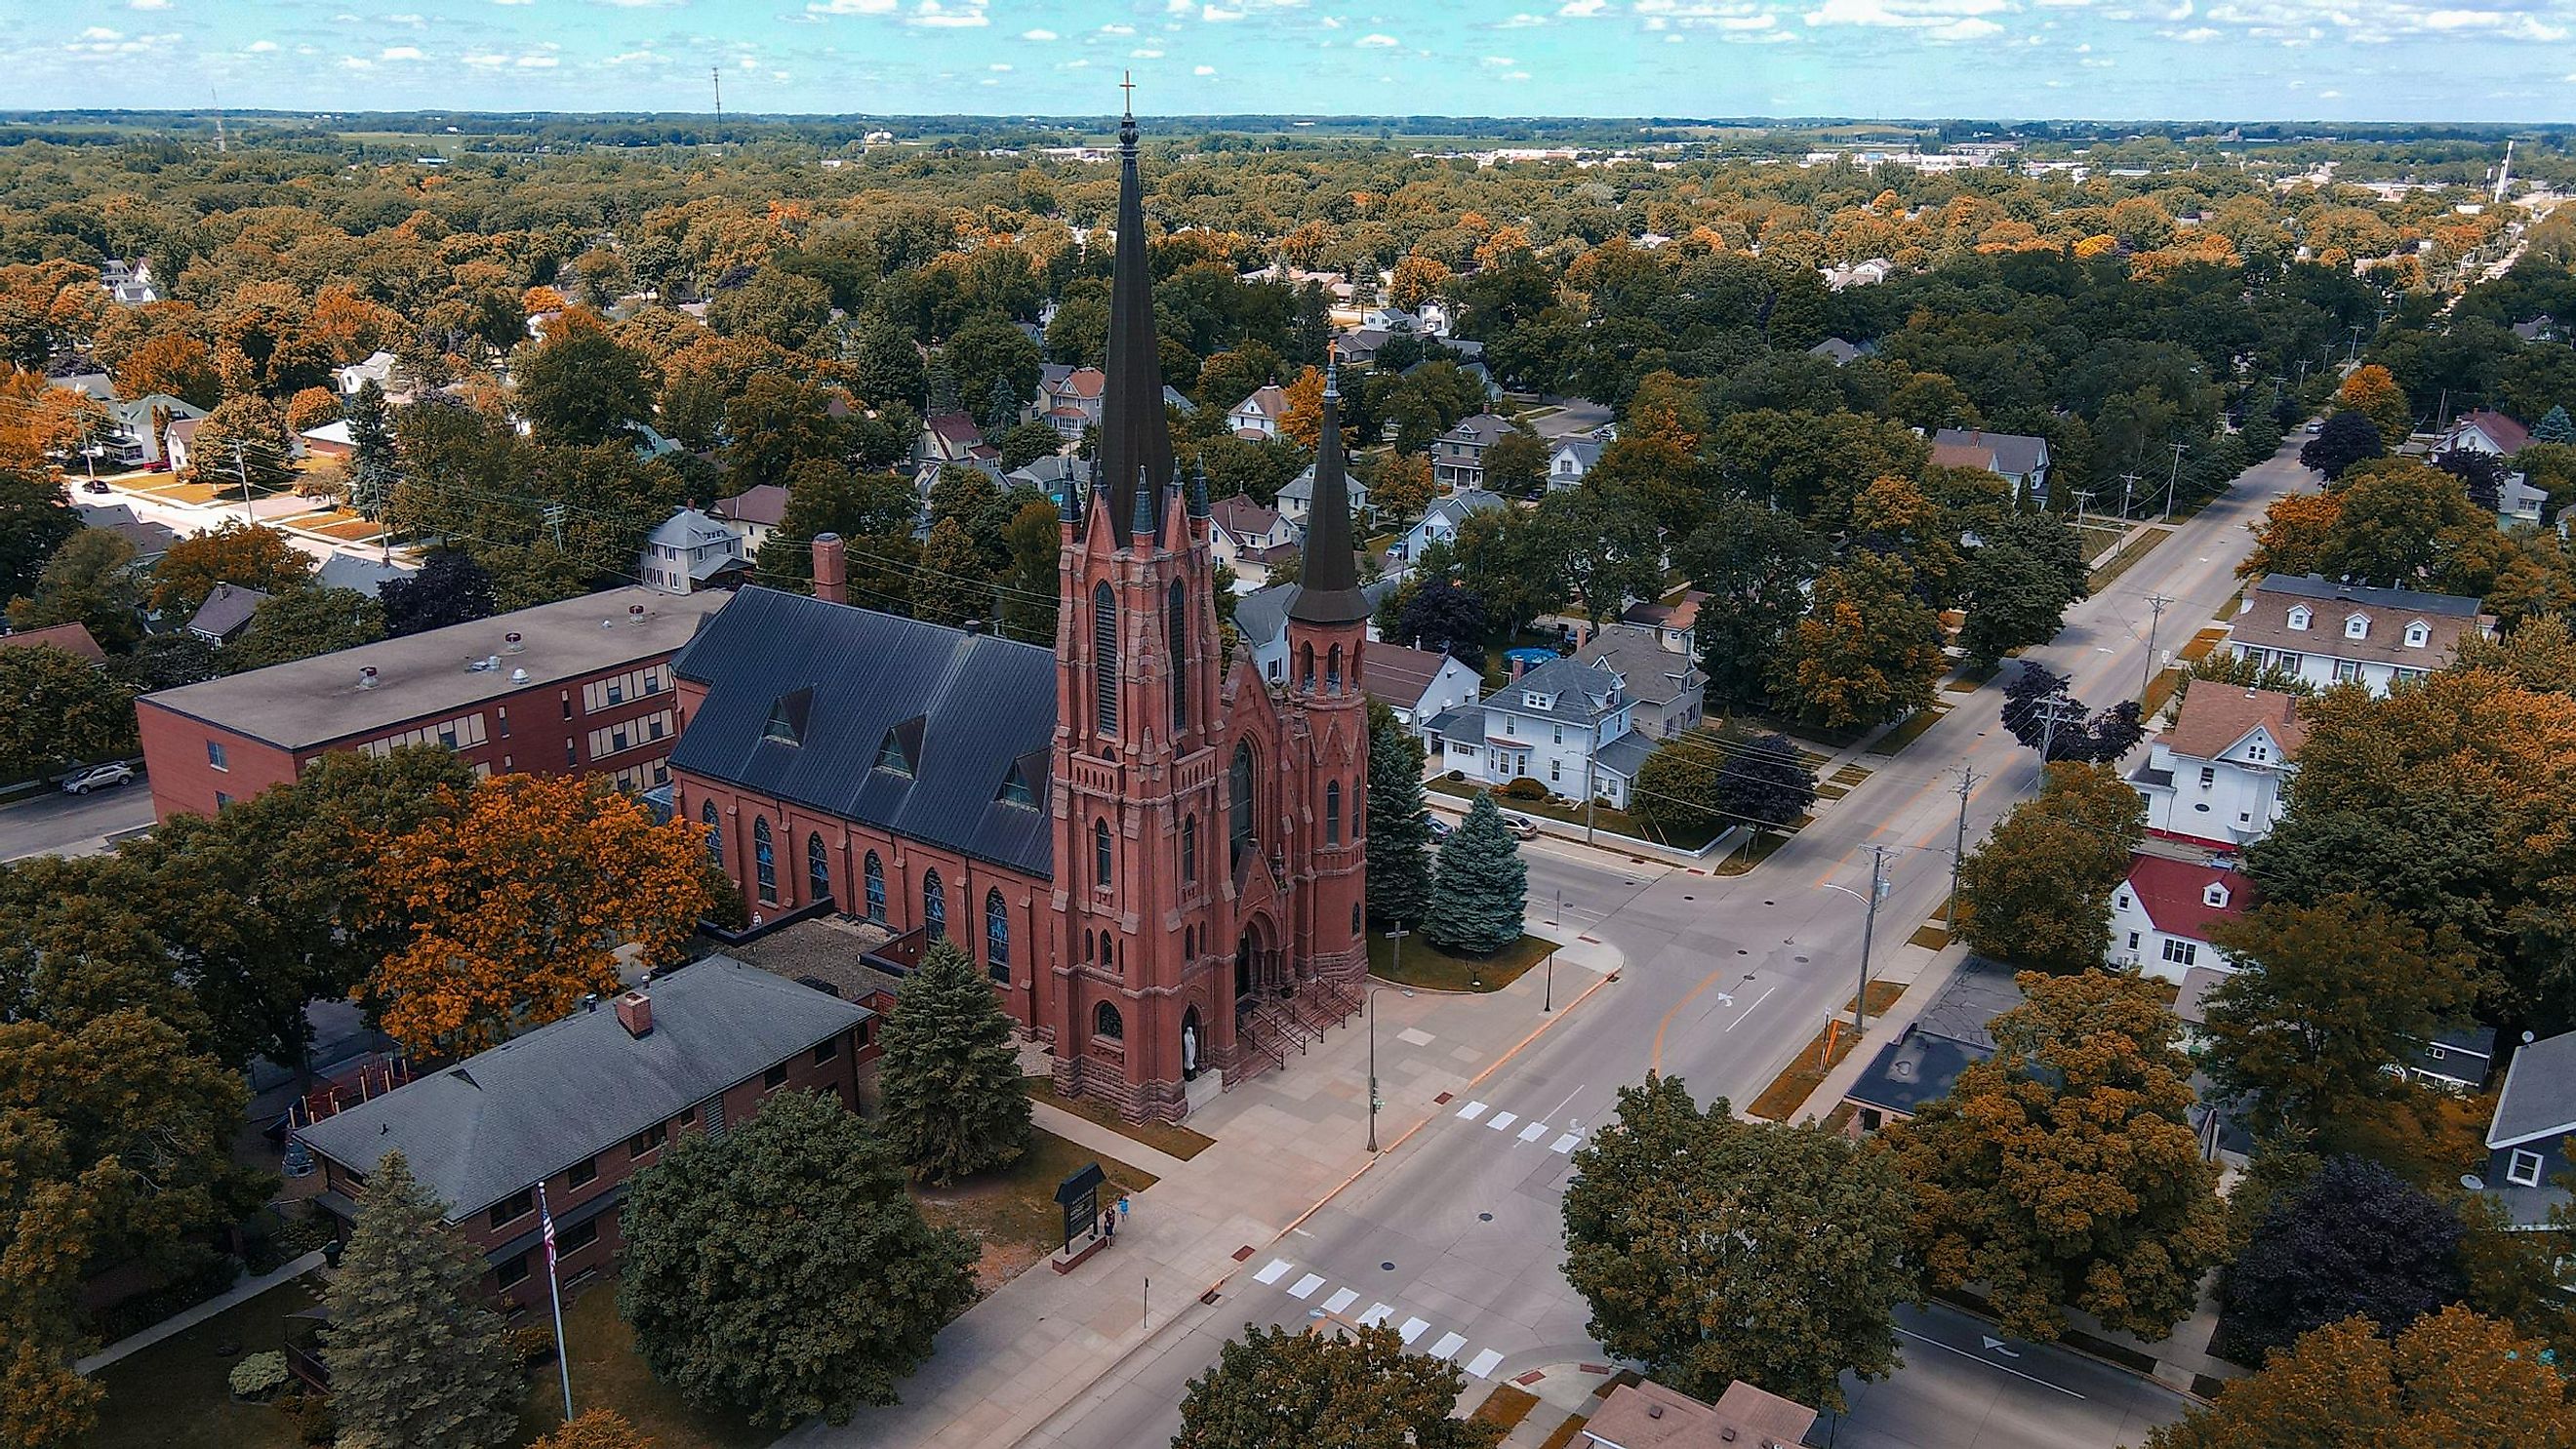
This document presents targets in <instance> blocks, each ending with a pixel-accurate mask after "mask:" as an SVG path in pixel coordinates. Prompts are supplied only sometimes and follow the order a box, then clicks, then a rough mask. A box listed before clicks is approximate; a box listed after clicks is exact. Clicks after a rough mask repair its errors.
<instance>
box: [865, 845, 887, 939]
mask: <svg viewBox="0 0 2576 1449" xmlns="http://www.w3.org/2000/svg"><path fill="white" fill-rule="evenodd" d="M866 875H867V895H868V919H869V920H871V921H874V922H876V923H877V924H878V925H880V926H882V925H884V924H885V918H886V915H885V862H884V861H881V860H879V859H877V853H876V852H875V851H873V850H871V851H869V852H868V860H867V866H866Z"/></svg>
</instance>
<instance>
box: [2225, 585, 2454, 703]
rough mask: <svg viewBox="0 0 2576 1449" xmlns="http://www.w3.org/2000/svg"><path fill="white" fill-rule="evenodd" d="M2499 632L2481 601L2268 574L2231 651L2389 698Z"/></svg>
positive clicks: (2316, 680) (2239, 623)
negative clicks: (2395, 687) (2393, 689)
mask: <svg viewBox="0 0 2576 1449" xmlns="http://www.w3.org/2000/svg"><path fill="white" fill-rule="evenodd" d="M2494 632H2495V617H2494V616H2493V615H2491V614H2481V613H2479V612H2478V601H2477V600H2475V599H2463V598H2458V597H2455V596H2453V595H2450V594H2427V593H2421V592H2419V591H2417V590H2414V589H2375V588H2368V587H2365V586H2363V585H2360V584H2341V583H2336V582H2335V581H2334V580H2332V579H2324V578H2319V577H2317V576H2316V575H2315V574H2266V575H2264V576H2263V581H2262V582H2261V583H2258V584H2256V585H2255V586H2254V588H2253V589H2252V591H2251V592H2249V593H2247V594H2246V596H2245V604H2244V607H2243V608H2242V609H2240V610H2239V611H2238V613H2237V615H2236V619H2235V622H2234V626H2233V628H2232V630H2231V631H2230V633H2229V635H2228V641H2227V647H2228V648H2229V649H2230V650H2231V651H2233V652H2234V654H2235V655H2236V657H2237V658H2239V659H2251V660H2253V661H2255V662H2256V663H2257V664H2258V665H2260V666H2262V667H2265V668H2271V669H2278V670H2280V671H2281V672H2283V673H2284V674H2295V675H2297V676H2298V677H2299V678H2301V679H2304V680H2306V681H2308V682H2309V683H2310V684H2313V685H2315V686H2316V687H2318V688H2319V689H2326V688H2330V687H2332V686H2334V685H2337V684H2358V685H2360V686H2361V687H2362V688H2364V689H2366V690H2368V691H2370V692H2371V693H2372V694H2386V693H2387V692H2388V690H2389V686H2390V685H2392V684H2394V683H2396V682H2398V681H2400V680H2406V679H2421V678H2423V677H2424V676H2425V675H2427V674H2430V673H2432V672H2433V671H2434V670H2436V669H2440V668H2443V667H2444V666H2446V665H2448V664H2449V663H2450V662H2451V660H2452V659H2453V658H2455V657H2456V656H2457V655H2458V654H2459V651H2460V646H2461V645H2462V644H2463V643H2465V642H2466V641H2468V640H2469V639H2472V638H2483V637H2486V636H2488V635H2490V634H2492V633H2494Z"/></svg>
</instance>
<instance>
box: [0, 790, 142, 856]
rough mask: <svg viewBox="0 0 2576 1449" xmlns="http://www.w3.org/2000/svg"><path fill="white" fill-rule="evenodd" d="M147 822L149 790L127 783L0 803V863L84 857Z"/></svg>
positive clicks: (104, 847)
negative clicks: (33, 857)
mask: <svg viewBox="0 0 2576 1449" xmlns="http://www.w3.org/2000/svg"><path fill="white" fill-rule="evenodd" d="M151 823H152V787H151V786H150V785H147V784H145V783H144V781H143V779H142V777H141V776H137V777H136V778H135V779H134V781H133V782H132V783H131V784H125V785H119V786H117V787H116V788H115V789H113V790H98V791H93V792H92V793H90V794H87V795H66V794H64V793H63V792H62V791H60V790H49V791H47V792H46V793H44V794H42V795H35V796H31V797H29V798H28V799H25V800H21V801H19V802H18V803H16V804H14V805H0V860H22V859H24V858H26V857H28V856H31V855H88V854H91V853H93V852H95V851H101V850H105V849H107V846H108V837H109V836H110V835H114V834H122V833H124V832H126V831H129V830H140V829H142V828H144V827H145V826H148V825H150V824H151Z"/></svg>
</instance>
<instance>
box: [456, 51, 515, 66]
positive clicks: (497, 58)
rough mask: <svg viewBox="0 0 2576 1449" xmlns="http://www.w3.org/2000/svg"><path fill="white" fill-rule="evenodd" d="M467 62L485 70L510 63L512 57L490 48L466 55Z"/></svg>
mask: <svg viewBox="0 0 2576 1449" xmlns="http://www.w3.org/2000/svg"><path fill="white" fill-rule="evenodd" d="M465 63H466V64H467V65H470V66H475V67H478V68H480V69H483V70H490V69H492V68H493V67H495V66H503V65H508V64H509V63H510V57H508V56H506V55H500V54H496V53H494V52H492V51H488V50H485V51H477V52H475V53H474V54H472V55H469V56H467V57H465Z"/></svg>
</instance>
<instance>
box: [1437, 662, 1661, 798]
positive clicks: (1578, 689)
mask: <svg viewBox="0 0 2576 1449" xmlns="http://www.w3.org/2000/svg"><path fill="white" fill-rule="evenodd" d="M1636 702H1637V701H1636V697H1635V696H1634V695H1632V694H1630V693H1629V692H1628V685H1627V681H1626V680H1624V679H1622V678H1621V677H1620V675H1619V673H1618V671H1617V670H1615V669H1611V668H1609V667H1606V666H1604V665H1598V664H1583V663H1579V662H1577V661H1575V660H1572V659H1555V660H1550V661H1549V662H1548V663H1545V664H1542V665H1540V666H1538V667H1537V668H1536V669H1533V670H1531V671H1529V672H1528V673H1527V674H1524V675H1522V676H1520V677H1519V678H1517V679H1514V680H1512V681H1511V682H1510V683H1508V684H1506V685H1504V686H1503V687H1502V688H1500V689H1498V690H1495V691H1494V692H1493V693H1491V694H1489V695H1486V696H1485V697H1484V699H1482V700H1481V701H1479V702H1477V703H1475V704H1472V705H1460V706H1458V707H1457V708H1455V709H1451V710H1446V711H1444V712H1442V713H1441V714H1440V715H1438V716H1437V717H1435V718H1434V719H1433V720H1432V721H1431V724H1430V730H1429V733H1430V735H1431V736H1432V737H1433V739H1434V740H1435V741H1436V745H1437V749H1438V751H1439V753H1438V754H1437V755H1435V756H1434V757H1433V758H1434V762H1435V764H1436V765H1437V766H1438V767H1439V768H1441V769H1445V770H1455V771H1457V772H1459V773H1460V774H1461V775H1463V776H1465V777H1466V778H1467V779H1470V780H1476V781H1480V782H1482V783H1484V784H1487V785H1505V784H1509V783H1510V782H1512V781H1514V780H1536V781H1538V782H1539V783H1541V784H1543V785H1545V786H1547V788H1548V789H1550V790H1552V791H1554V792H1556V793H1557V794H1560V795H1564V796H1567V797H1570V798H1572V799H1577V800H1580V799H1584V798H1586V797H1587V795H1597V796H1599V797H1600V798H1602V799H1604V800H1607V801H1608V802H1610V804H1611V805H1613V806H1624V805H1625V804H1626V803H1627V800H1628V791H1629V787H1630V786H1631V785H1632V784H1634V783H1635V781H1636V778H1637V768H1638V766H1640V765H1642V764H1644V763H1645V760H1646V756H1647V755H1649V754H1652V753H1653V752H1654V747H1655V742H1654V741H1653V740H1651V739H1649V738H1647V737H1646V736H1645V735H1643V734H1640V733H1638V731H1637V728H1636V720H1635V710H1636Z"/></svg>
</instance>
